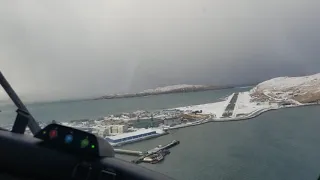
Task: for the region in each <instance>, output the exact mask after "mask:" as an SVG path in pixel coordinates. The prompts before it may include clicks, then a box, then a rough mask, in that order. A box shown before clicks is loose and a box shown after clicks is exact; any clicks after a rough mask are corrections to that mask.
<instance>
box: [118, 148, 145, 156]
mask: <svg viewBox="0 0 320 180" xmlns="http://www.w3.org/2000/svg"><path fill="white" fill-rule="evenodd" d="M114 152H115V153H118V154H126V155H131V156H143V155H144V154H146V153H144V152H142V151H133V150H127V149H114Z"/></svg>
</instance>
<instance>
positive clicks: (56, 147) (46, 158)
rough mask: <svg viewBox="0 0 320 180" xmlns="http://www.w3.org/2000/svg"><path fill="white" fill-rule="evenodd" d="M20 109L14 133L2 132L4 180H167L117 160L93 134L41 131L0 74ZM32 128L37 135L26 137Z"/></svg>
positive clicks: (0, 165)
mask: <svg viewBox="0 0 320 180" xmlns="http://www.w3.org/2000/svg"><path fill="white" fill-rule="evenodd" d="M0 83H1V85H2V87H3V88H4V90H5V91H6V93H7V94H8V95H9V97H10V98H11V100H12V101H13V102H14V104H15V105H16V107H17V111H16V112H17V116H16V119H15V122H14V125H13V127H12V130H11V131H9V130H6V129H3V128H1V129H0V162H1V163H0V179H1V180H2V179H3V180H6V179H9V180H17V179H19V180H21V179H23V180H29V179H32V180H33V179H35V180H38V179H54V180H61V179H74V180H109V179H111V180H122V179H123V180H125V179H128V180H135V179H137V180H138V179H139V180H147V179H155V180H158V179H159V180H166V179H172V178H170V177H168V176H166V175H163V174H161V173H158V172H155V171H152V170H149V169H146V168H144V167H141V166H138V165H136V164H133V163H130V162H127V161H124V160H121V159H118V158H115V154H114V150H113V147H112V146H111V145H110V144H109V143H108V142H107V141H105V140H104V139H102V138H100V137H97V136H95V135H93V134H91V133H88V132H85V131H81V130H78V129H74V128H71V127H66V126H62V125H59V124H50V125H48V126H46V127H45V128H43V129H41V128H40V126H39V125H38V123H37V121H35V119H34V118H33V116H32V115H31V114H30V112H29V111H28V109H27V108H26V106H25V105H24V104H23V103H22V101H21V100H20V98H19V97H18V96H17V94H16V93H15V91H14V90H13V89H12V87H11V86H10V84H9V83H8V82H7V80H6V79H5V77H4V76H3V75H2V73H1V72H0ZM27 127H28V128H29V129H30V131H31V132H32V133H33V135H34V136H30V135H25V134H24V133H25V130H26V128H27Z"/></svg>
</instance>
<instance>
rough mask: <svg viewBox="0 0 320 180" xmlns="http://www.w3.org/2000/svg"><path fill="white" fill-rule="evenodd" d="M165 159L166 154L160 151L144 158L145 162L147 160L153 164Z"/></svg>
mask: <svg viewBox="0 0 320 180" xmlns="http://www.w3.org/2000/svg"><path fill="white" fill-rule="evenodd" d="M163 159H164V156H163V155H162V153H161V152H159V153H154V154H152V155H150V156H147V157H145V158H143V160H142V161H143V162H147V163H151V164H156V163H159V162H160V161H162V160H163Z"/></svg>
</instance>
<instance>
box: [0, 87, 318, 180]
mask: <svg viewBox="0 0 320 180" xmlns="http://www.w3.org/2000/svg"><path fill="white" fill-rule="evenodd" d="M246 90H247V89H228V90H219V91H206V92H195V93H185V94H169V95H160V96H149V97H139V98H131V99H113V100H96V101H73V102H52V103H37V104H28V105H27V107H28V108H29V110H30V111H31V112H32V113H33V114H34V117H35V118H36V119H37V120H38V121H43V122H48V121H51V120H53V119H55V120H59V121H68V120H73V119H84V118H96V117H101V116H105V115H108V114H114V113H119V112H130V111H135V110H141V109H144V110H156V109H164V108H173V107H177V106H186V105H190V104H201V103H209V102H215V101H218V100H219V99H220V98H221V97H225V96H227V95H230V94H231V93H232V92H235V91H246ZM0 109H1V110H2V112H0V122H1V123H2V124H5V123H10V122H11V121H13V119H14V117H15V114H14V110H15V109H14V108H13V107H12V106H10V105H2V106H0ZM10 117H11V118H12V119H8V118H10ZM174 139H175V140H179V141H180V144H179V145H178V146H176V147H174V148H172V149H171V154H170V155H168V156H167V157H166V159H165V160H164V161H163V162H161V163H159V164H141V166H144V167H146V168H149V169H152V170H155V171H158V172H161V173H164V174H167V175H169V176H171V177H173V178H175V179H181V180H196V179H201V180H202V179H204V180H208V179H213V180H215V179H217V180H250V179H257V180H258V179H259V180H278V179H279V180H280V179H283V180H307V179H317V178H318V176H319V175H320V106H310V107H300V108H289V109H281V110H276V111H270V112H267V113H264V114H262V115H261V116H258V117H257V118H254V119H250V120H245V121H234V122H213V123H207V124H203V125H200V126H194V127H188V128H185V129H178V130H173V131H171V132H170V134H169V135H166V136H162V137H158V138H155V139H151V140H146V141H143V142H139V143H135V144H130V145H126V146H123V147H122V148H126V149H132V150H148V149H151V148H154V147H155V146H157V145H159V144H166V143H169V142H171V141H172V140H174ZM117 157H118V158H122V159H125V160H132V159H134V157H131V156H123V155H122V156H119V155H117Z"/></svg>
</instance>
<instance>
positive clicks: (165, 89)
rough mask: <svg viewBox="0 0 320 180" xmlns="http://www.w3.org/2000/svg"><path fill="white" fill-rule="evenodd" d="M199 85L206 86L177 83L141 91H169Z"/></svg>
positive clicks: (193, 87)
mask: <svg viewBox="0 0 320 180" xmlns="http://www.w3.org/2000/svg"><path fill="white" fill-rule="evenodd" d="M201 87H207V86H203V85H188V84H177V85H172V86H164V87H157V88H155V89H147V90H144V91H142V93H158V92H169V91H175V90H183V89H196V88H201Z"/></svg>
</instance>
